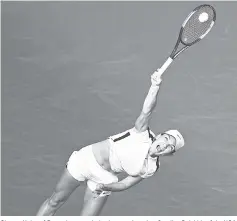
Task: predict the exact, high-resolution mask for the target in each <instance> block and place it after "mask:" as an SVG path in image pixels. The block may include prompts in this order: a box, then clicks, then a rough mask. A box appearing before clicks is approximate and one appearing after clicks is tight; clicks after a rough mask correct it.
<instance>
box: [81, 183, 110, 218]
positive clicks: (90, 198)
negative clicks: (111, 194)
mask: <svg viewBox="0 0 237 221" xmlns="http://www.w3.org/2000/svg"><path fill="white" fill-rule="evenodd" d="M107 199H108V196H103V197H98V198H95V197H94V194H93V193H92V191H91V190H90V189H89V188H88V187H87V188H86V191H85V197H84V204H83V208H82V211H81V214H80V215H81V216H98V215H99V214H100V212H101V210H102V209H103V207H104V205H105V203H106V201H107Z"/></svg>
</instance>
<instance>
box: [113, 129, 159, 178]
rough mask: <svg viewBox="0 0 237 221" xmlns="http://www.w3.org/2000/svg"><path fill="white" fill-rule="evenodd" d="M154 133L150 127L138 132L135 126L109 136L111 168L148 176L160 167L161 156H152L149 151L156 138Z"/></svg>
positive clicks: (144, 176) (134, 174)
mask: <svg viewBox="0 0 237 221" xmlns="http://www.w3.org/2000/svg"><path fill="white" fill-rule="evenodd" d="M154 137H155V135H154V133H153V132H152V131H150V129H149V128H148V129H147V130H146V131H144V132H140V133H139V132H136V131H135V130H134V128H131V129H129V130H126V131H124V132H122V133H119V134H116V135H113V136H110V137H109V140H110V143H111V145H110V156H109V162H110V165H111V169H112V171H113V172H115V173H120V172H126V173H127V174H128V175H130V176H141V177H142V178H148V177H150V176H152V175H153V174H154V173H155V172H156V171H157V169H158V168H159V165H160V163H159V158H158V157H155V158H152V157H150V156H149V155H148V151H149V149H150V146H151V144H152V141H153V140H154Z"/></svg>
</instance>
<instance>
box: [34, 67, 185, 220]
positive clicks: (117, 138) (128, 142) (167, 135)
mask: <svg viewBox="0 0 237 221" xmlns="http://www.w3.org/2000/svg"><path fill="white" fill-rule="evenodd" d="M161 82H162V80H161V75H160V74H159V72H158V71H155V72H154V73H153V74H152V75H151V86H150V89H149V91H148V94H147V96H146V98H145V101H144V104H143V108H142V111H141V113H140V115H139V117H138V118H137V120H136V122H135V125H134V127H132V128H131V129H128V130H126V131H124V132H122V133H119V134H116V135H113V136H110V137H109V138H108V139H106V140H104V141H101V142H98V143H94V144H91V145H88V146H86V147H83V148H81V149H80V150H78V151H74V152H73V153H72V155H71V156H70V158H69V160H68V163H67V165H66V168H65V170H64V172H63V174H62V176H61V178H60V180H59V182H58V184H57V185H56V187H55V190H54V192H53V194H52V195H51V196H50V197H49V198H48V199H46V201H45V202H44V203H43V204H42V206H41V207H40V209H39V211H38V213H37V215H38V216H51V215H54V214H55V213H56V211H57V210H58V209H59V208H60V207H61V206H62V205H63V204H64V203H65V202H66V201H67V199H68V198H69V196H70V195H71V193H72V192H73V191H74V190H75V189H76V188H77V187H78V186H80V184H82V183H83V182H87V189H86V191H85V197H84V204H83V208H82V211H81V213H80V215H84V216H85V215H87V216H96V215H99V214H100V212H101V210H102V208H103V206H104V205H105V202H106V200H107V199H108V197H109V195H110V194H111V193H112V192H119V191H123V190H126V189H129V188H131V187H132V186H134V185H136V184H137V183H139V182H141V181H142V180H143V179H146V178H149V177H150V176H152V175H154V174H155V173H156V171H157V170H158V168H159V165H160V163H159V157H160V156H164V155H169V154H173V153H174V152H176V151H177V150H179V149H180V148H181V147H183V146H184V139H183V136H182V135H181V134H180V132H179V131H178V130H168V131H166V132H164V133H161V134H158V135H155V134H154V133H153V132H152V131H151V130H150V128H149V121H150V119H151V115H152V111H153V110H154V108H155V106H156V103H157V95H158V92H159V88H160V84H161ZM119 173H126V175H127V177H126V178H124V179H122V180H120V181H119V179H118V177H117V175H118V174H119Z"/></svg>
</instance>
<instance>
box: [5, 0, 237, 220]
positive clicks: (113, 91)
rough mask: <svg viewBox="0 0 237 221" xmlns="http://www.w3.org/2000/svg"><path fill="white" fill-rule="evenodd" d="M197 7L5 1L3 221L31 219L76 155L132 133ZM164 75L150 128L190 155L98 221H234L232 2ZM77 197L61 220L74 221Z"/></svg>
mask: <svg viewBox="0 0 237 221" xmlns="http://www.w3.org/2000/svg"><path fill="white" fill-rule="evenodd" d="M202 3H203V2H2V7H1V10H2V155H1V156H2V161H1V162H2V164H1V165H2V173H1V175H2V215H3V216H32V215H35V214H36V212H37V210H38V208H39V207H40V205H41V203H42V202H43V201H44V200H45V199H46V197H48V196H50V195H51V193H52V191H53V188H54V187H55V185H56V183H57V181H58V179H59V177H60V175H61V172H62V171H63V169H64V167H65V164H66V162H67V160H68V158H69V156H70V155H71V153H72V151H74V150H78V149H80V148H81V147H83V146H85V145H88V144H91V143H94V142H97V141H100V140H103V139H105V138H107V137H108V136H109V135H112V134H116V133H119V132H122V131H123V130H126V129H128V128H130V127H132V126H133V125H134V122H135V120H136V118H137V116H138V115H139V113H140V110H141V107H142V104H143V101H144V98H145V96H146V94H147V91H148V88H149V86H150V75H151V74H152V73H153V72H154V70H156V69H157V68H158V67H160V66H161V65H162V64H163V62H164V61H165V60H166V58H167V57H168V56H169V54H170V52H171V51H172V49H173V47H174V44H175V43H176V40H177V36H178V33H179V29H180V26H181V24H182V22H183V20H184V19H185V17H186V16H187V15H188V14H189V13H190V12H191V10H193V9H194V8H195V7H196V6H198V5H200V4H202ZM205 3H208V4H211V5H212V6H214V7H215V9H216V12H217V22H216V25H215V27H214V28H213V29H212V30H211V32H210V33H209V34H208V35H207V37H206V38H204V40H202V41H201V42H200V43H198V44H196V45H194V46H192V47H191V48H190V49H188V50H187V51H186V52H184V53H183V54H181V56H180V57H178V58H177V60H175V62H174V63H173V64H172V66H171V67H170V68H169V69H168V71H167V72H166V74H165V75H164V77H163V83H162V87H161V90H160V94H159V98H158V105H157V108H156V110H155V112H154V114H153V118H152V119H153V120H152V122H151V129H152V130H153V131H154V132H155V133H159V132H162V131H164V130H167V129H170V128H177V129H179V130H180V131H181V132H182V133H183V134H184V136H185V138H186V147H185V148H184V149H183V150H182V151H180V152H179V153H177V154H176V155H175V156H174V157H164V158H162V159H161V168H160V171H159V173H157V174H156V175H155V176H154V177H152V178H150V179H147V180H145V181H144V182H142V183H141V184H139V185H137V186H135V187H134V188H131V189H130V190H127V191H124V192H120V193H115V194H113V195H112V196H111V197H110V199H109V200H108V203H107V204H106V206H105V208H104V210H103V212H102V214H101V215H103V216H107V215H110V216H130V215H134V216H141V215H144V216H166V215H169V216H176V215H182V216H184V215H194V216H198V215H205V216H207V215H216V216H220V215H237V212H236V205H237V204H236V199H237V160H236V157H237V102H236V92H237V89H236V84H237V73H236V71H237V56H236V49H237V44H236V39H237V29H236V6H237V3H236V2H205ZM84 188H85V187H82V188H79V189H78V190H76V192H74V194H73V195H72V196H71V197H70V199H69V201H68V202H67V203H66V204H65V205H64V206H63V207H62V208H61V209H60V210H59V212H58V213H57V214H56V215H59V216H77V215H79V212H78V211H79V210H80V208H81V207H82V202H83V196H84Z"/></svg>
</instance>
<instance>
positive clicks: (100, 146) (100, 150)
mask: <svg viewBox="0 0 237 221" xmlns="http://www.w3.org/2000/svg"><path fill="white" fill-rule="evenodd" d="M110 145H111V144H110V141H109V140H108V139H107V140H104V141H101V142H98V143H94V144H92V151H93V154H94V156H95V159H96V161H97V163H98V164H99V165H100V166H101V167H102V168H104V169H105V170H107V171H111V166H110V162H109V153H110Z"/></svg>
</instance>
